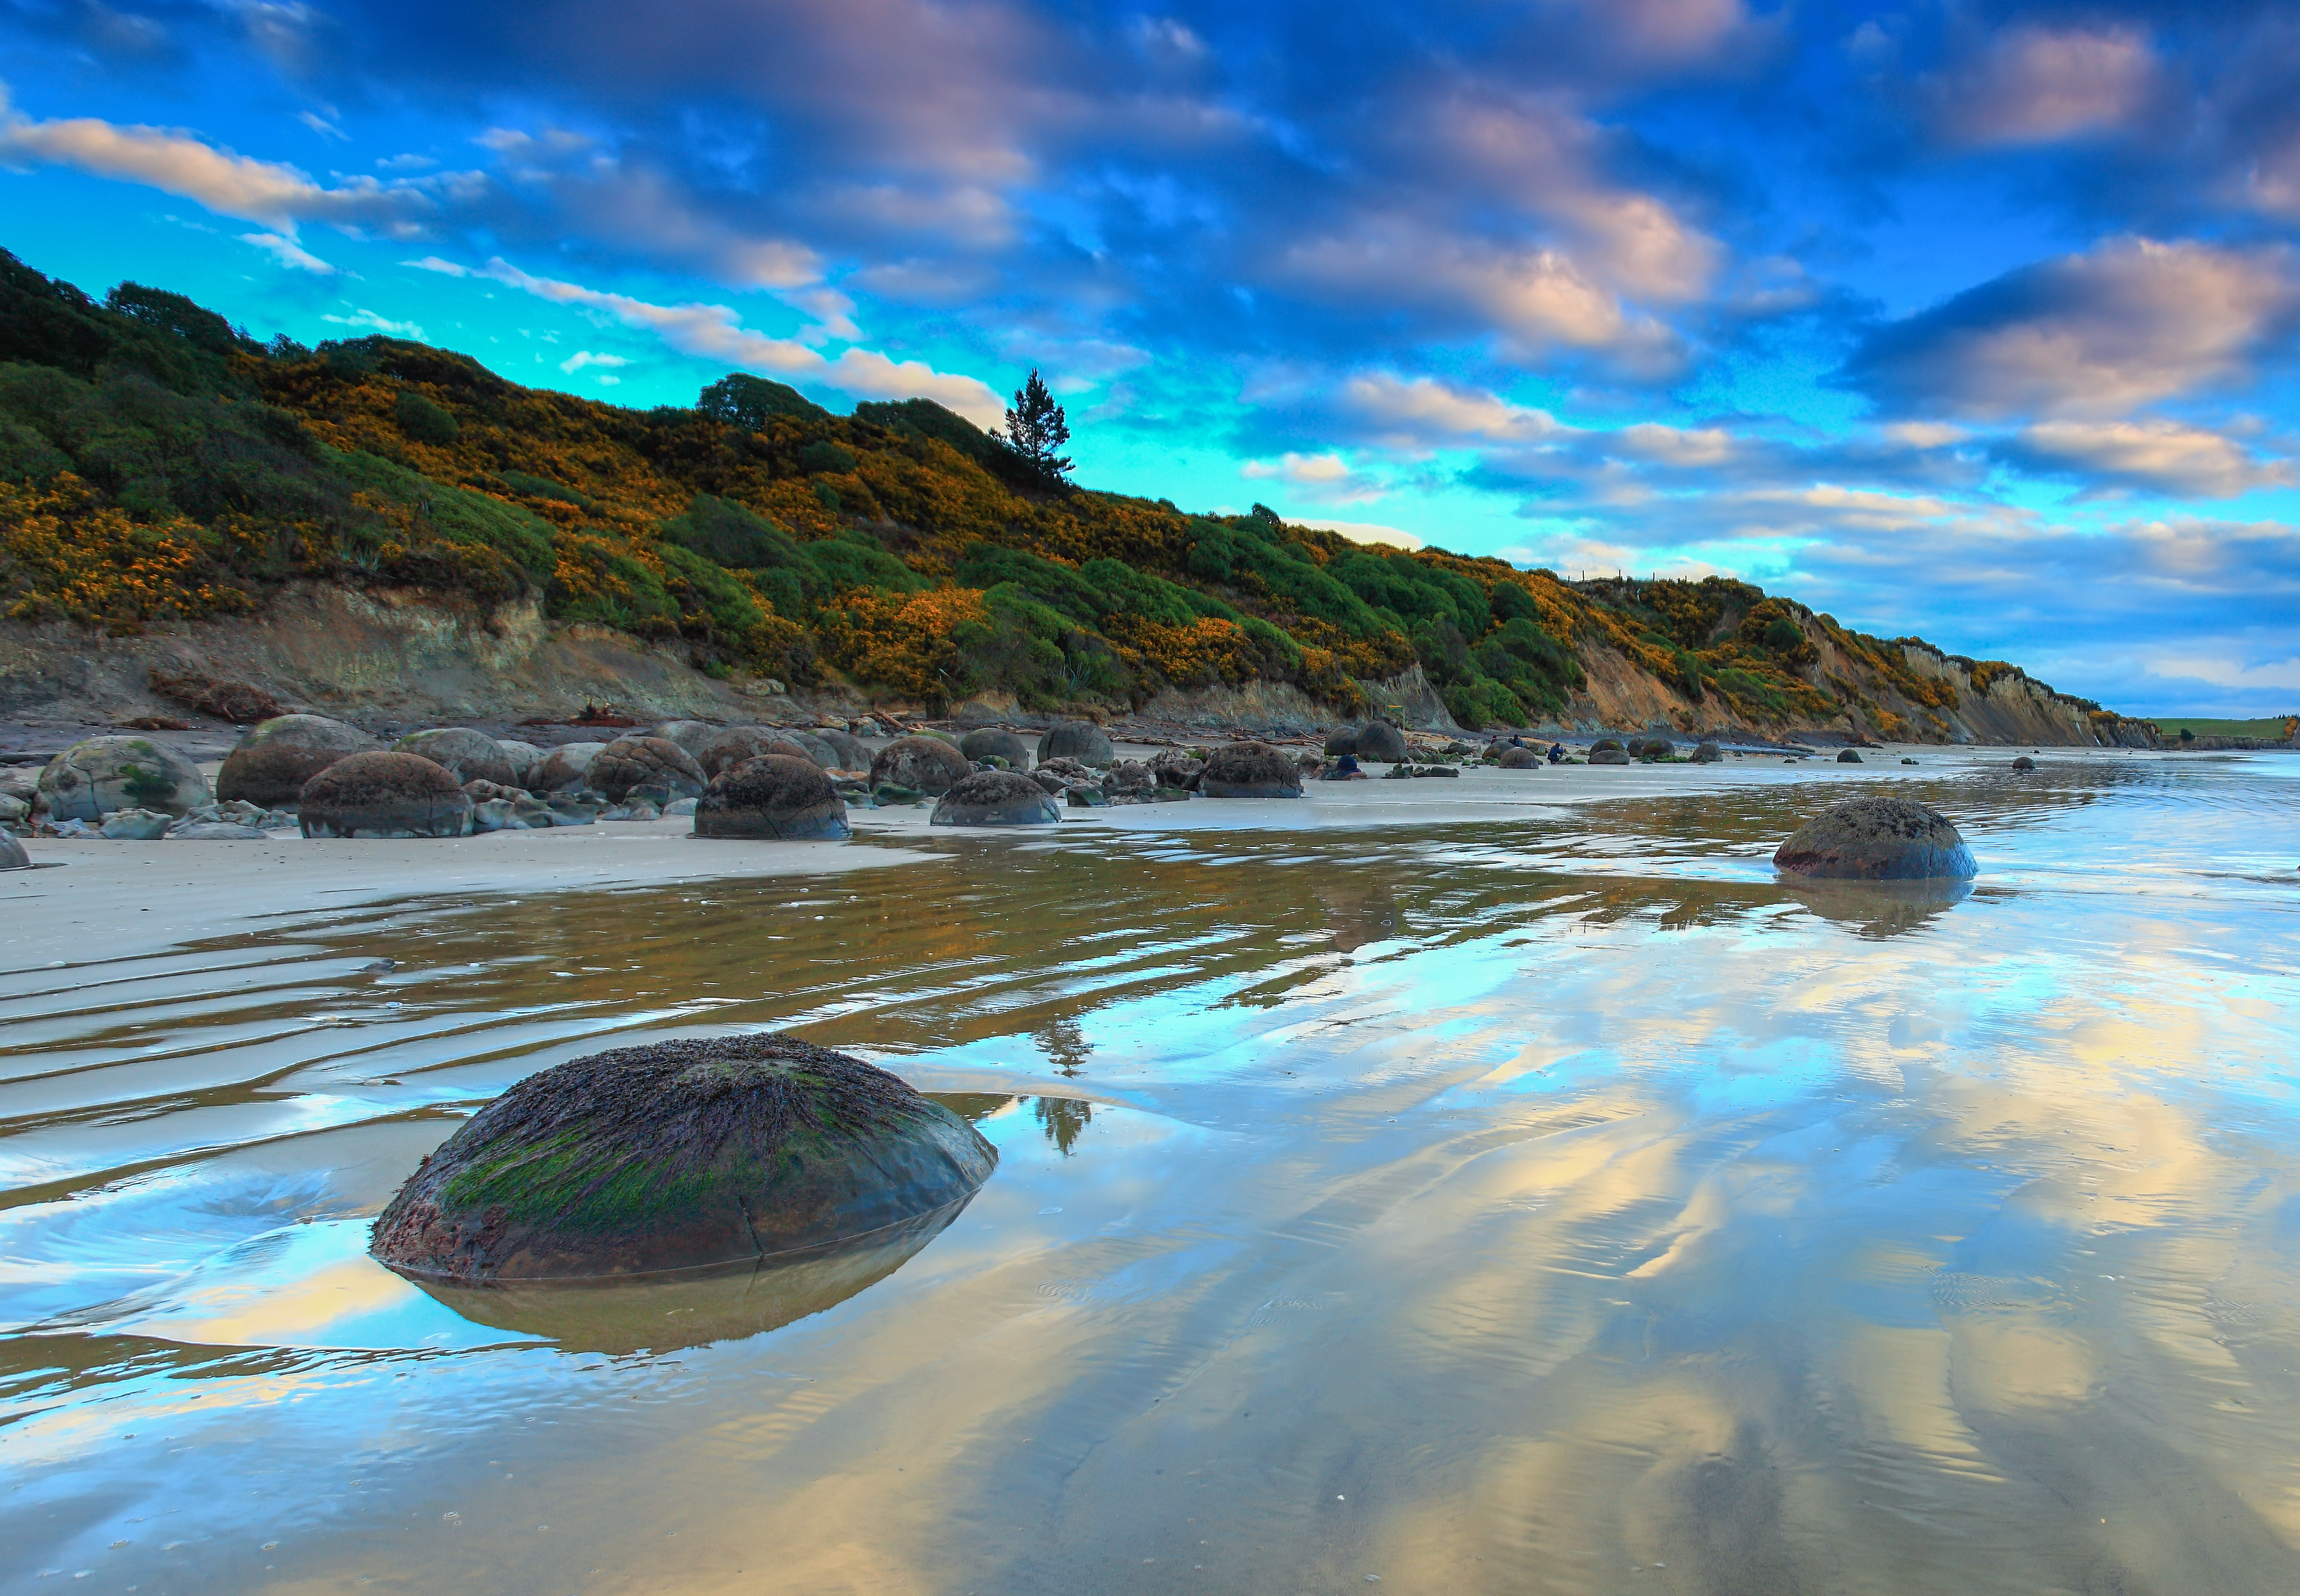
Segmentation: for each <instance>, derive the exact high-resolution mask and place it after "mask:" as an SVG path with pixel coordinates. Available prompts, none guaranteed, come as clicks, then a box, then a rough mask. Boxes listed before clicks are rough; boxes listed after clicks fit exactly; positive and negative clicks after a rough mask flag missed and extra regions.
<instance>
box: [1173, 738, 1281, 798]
mask: <svg viewBox="0 0 2300 1596" xmlns="http://www.w3.org/2000/svg"><path fill="white" fill-rule="evenodd" d="M1198 795H1199V796H1200V797H1202V798H1299V797H1300V796H1301V795H1302V772H1301V769H1300V768H1299V767H1297V766H1296V764H1295V763H1294V761H1292V760H1290V759H1288V758H1287V757H1286V756H1285V755H1284V754H1282V753H1280V752H1279V751H1278V750H1277V749H1275V748H1272V747H1271V745H1270V744H1267V743H1232V744H1229V745H1228V746H1227V747H1223V748H1217V749H1215V750H1213V752H1211V753H1209V754H1207V755H1206V768H1205V769H1204V770H1203V771H1201V772H1199V775H1198Z"/></svg>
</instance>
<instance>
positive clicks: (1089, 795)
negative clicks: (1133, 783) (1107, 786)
mask: <svg viewBox="0 0 2300 1596" xmlns="http://www.w3.org/2000/svg"><path fill="white" fill-rule="evenodd" d="M1063 802H1065V803H1067V804H1069V805H1070V806H1071V808H1072V809H1108V808H1109V807H1110V799H1109V797H1108V796H1107V795H1106V794H1104V792H1103V790H1102V789H1101V788H1100V787H1071V789H1069V790H1068V791H1067V792H1065V793H1064V794H1063Z"/></svg>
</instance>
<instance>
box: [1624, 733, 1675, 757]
mask: <svg viewBox="0 0 2300 1596" xmlns="http://www.w3.org/2000/svg"><path fill="white" fill-rule="evenodd" d="M1675 752H1677V744H1675V743H1673V742H1671V740H1670V739H1669V738H1668V737H1666V736H1662V735H1661V734H1659V733H1655V734H1654V735H1652V736H1643V737H1631V738H1630V739H1629V757H1630V758H1631V759H1636V760H1665V759H1668V758H1669V757H1670V756H1671V755H1672V754H1674V753H1675Z"/></svg>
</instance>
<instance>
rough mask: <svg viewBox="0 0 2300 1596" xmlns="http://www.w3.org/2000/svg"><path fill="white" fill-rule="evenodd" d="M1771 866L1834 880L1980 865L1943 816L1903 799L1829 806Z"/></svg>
mask: <svg viewBox="0 0 2300 1596" xmlns="http://www.w3.org/2000/svg"><path fill="white" fill-rule="evenodd" d="M1773 867H1774V869H1779V870H1782V871H1785V872H1787V873H1788V874H1790V875H1794V876H1810V877H1819V878H1821V879H1824V880H1833V881H1922V880H1931V879H1936V878H1947V879H1954V880H1962V879H1964V878H1966V877H1971V876H1973V875H1975V874H1977V873H1978V871H1979V866H1977V865H1976V864H1974V862H1973V859H1972V850H1971V849H1970V848H1968V847H1966V846H1965V844H1964V838H1963V837H1962V836H1960V835H1958V834H1957V829H1956V827H1954V826H1953V825H1951V824H1950V823H1949V821H1948V819H1947V818H1946V817H1945V816H1943V815H1942V814H1940V813H1939V812H1938V810H1931V809H1928V808H1927V807H1926V806H1925V805H1923V804H1921V803H1918V802H1914V801H1913V800H1911V799H1907V798H1852V799H1847V800H1846V802H1843V803H1839V804H1835V805H1832V806H1831V807H1830V808H1829V809H1827V810H1823V811H1822V812H1821V814H1819V815H1817V816H1815V817H1814V818H1813V819H1810V820H1808V821H1806V822H1805V823H1804V825H1803V826H1801V827H1798V828H1797V832H1796V835H1794V836H1792V837H1790V838H1789V840H1788V842H1786V843H1783V844H1781V846H1780V849H1779V852H1776V853H1775V854H1774V855H1773Z"/></svg>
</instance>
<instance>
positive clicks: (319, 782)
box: [297, 752, 471, 837]
mask: <svg viewBox="0 0 2300 1596" xmlns="http://www.w3.org/2000/svg"><path fill="white" fill-rule="evenodd" d="M297 808H298V811H299V812H298V816H297V818H298V819H299V820H300V821H301V822H302V825H303V830H304V835H305V836H316V837H329V836H364V837H418V836H469V835H471V794H468V793H466V792H464V791H463V789H462V787H460V786H457V785H456V783H455V777H454V775H453V774H452V773H451V772H449V770H448V769H446V766H444V765H441V764H440V763H438V762H437V761H435V760H429V759H426V758H425V757H423V756H422V755H421V754H420V753H397V752H375V753H354V754H349V755H346V757H344V758H343V759H339V760H337V761H336V762H335V763H334V764H332V765H329V767H328V768H327V769H324V770H322V771H321V772H320V773H319V774H318V775H317V776H314V777H312V779H311V780H309V781H307V782H305V783H304V791H303V793H302V794H301V795H300V800H299V802H298V805H297Z"/></svg>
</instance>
